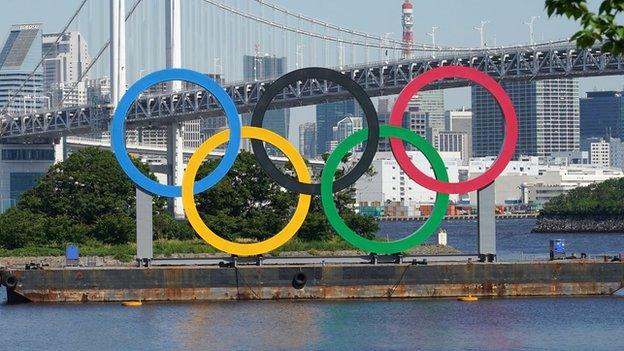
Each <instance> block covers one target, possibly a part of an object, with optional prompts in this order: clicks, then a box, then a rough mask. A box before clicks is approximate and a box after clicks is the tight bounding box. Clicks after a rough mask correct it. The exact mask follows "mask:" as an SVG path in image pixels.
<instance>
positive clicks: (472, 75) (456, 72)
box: [390, 66, 518, 194]
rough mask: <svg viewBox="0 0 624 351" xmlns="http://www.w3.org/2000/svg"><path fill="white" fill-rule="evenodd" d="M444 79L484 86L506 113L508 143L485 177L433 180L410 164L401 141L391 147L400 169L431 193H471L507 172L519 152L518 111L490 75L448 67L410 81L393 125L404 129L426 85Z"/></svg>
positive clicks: (396, 106)
mask: <svg viewBox="0 0 624 351" xmlns="http://www.w3.org/2000/svg"><path fill="white" fill-rule="evenodd" d="M444 78H463V79H468V80H471V81H473V82H475V83H477V84H479V85H481V86H482V87H484V88H485V89H486V90H487V91H489V92H490V94H492V95H493V96H494V98H495V99H496V101H497V102H498V104H499V106H500V108H501V110H502V111H503V117H504V118H505V140H504V142H503V147H502V150H501V154H500V155H499V156H498V158H497V159H496V161H495V162H494V163H493V164H492V166H491V167H490V169H488V170H487V171H485V173H483V174H482V175H480V176H478V177H476V178H474V179H470V180H467V181H464V182H458V183H448V182H443V181H439V180H436V179H433V178H431V177H429V176H427V175H425V174H424V173H422V172H421V171H420V170H418V169H417V168H416V167H415V166H414V164H412V162H411V161H410V159H409V156H407V153H406V151H405V146H404V145H403V142H402V141H401V140H399V139H394V138H392V139H390V146H391V148H392V153H393V154H394V158H396V160H397V162H398V163H399V166H400V167H401V169H403V171H404V172H405V174H407V175H408V176H409V177H410V178H411V179H412V180H414V181H415V182H416V183H418V184H420V185H422V186H424V187H425V188H427V189H429V190H433V191H437V192H443V193H446V194H463V193H469V192H471V191H474V190H478V189H481V188H484V187H486V186H487V185H489V184H490V183H492V182H493V181H494V180H495V179H496V178H497V177H498V176H499V175H500V174H501V173H502V172H503V171H504V170H505V167H507V164H509V161H511V159H512V158H513V155H514V153H515V150H516V143H517V141H518V120H517V119H516V111H515V109H514V106H513V103H512V102H511V99H510V98H509V95H507V93H506V92H505V90H504V89H503V87H501V85H500V84H498V83H497V82H496V81H495V80H494V79H492V78H491V77H490V76H489V75H487V74H485V73H483V72H481V71H478V70H476V69H474V68H469V67H461V66H445V67H439V68H436V69H432V70H430V71H428V72H425V73H423V74H421V75H420V76H418V77H416V78H415V79H413V80H412V81H411V82H409V84H408V85H407V86H406V87H405V88H404V89H403V91H401V94H400V95H399V97H398V98H397V100H396V102H395V104H394V108H393V109H392V113H391V115H390V125H393V126H401V125H402V120H403V113H404V111H405V109H406V107H407V104H408V103H409V101H410V100H411V99H412V97H413V96H414V95H416V93H418V91H420V89H422V88H423V87H424V86H426V85H427V84H429V83H431V82H434V81H436V80H440V79H444Z"/></svg>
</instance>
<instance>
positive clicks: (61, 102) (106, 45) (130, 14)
mask: <svg viewBox="0 0 624 351" xmlns="http://www.w3.org/2000/svg"><path fill="white" fill-rule="evenodd" d="M141 1H142V0H136V1H135V2H134V4H132V7H130V10H129V11H128V13H127V14H126V17H125V18H124V22H127V21H128V19H129V18H130V16H132V14H133V13H134V10H136V8H137V7H138V6H139V4H140V3H141ZM109 46H110V39H109V40H108V41H107V42H106V44H104V46H102V48H101V49H100V51H98V54H97V55H95V58H94V59H93V60H92V61H91V63H89V65H88V66H87V68H86V69H85V70H84V72H82V74H81V75H80V78H78V80H77V81H76V82H75V83H74V84H73V85H72V87H71V89H70V90H69V93H67V94H63V98H62V99H61V101H59V103H58V104H57V105H56V107H55V109H59V108H60V107H61V106H63V102H65V100H66V99H67V98H68V97H69V96H71V95H72V94H73V93H74V91H76V88H77V87H78V84H80V82H82V80H83V79H84V78H85V77H86V76H87V74H88V73H89V71H90V70H91V68H92V67H93V66H94V65H95V63H96V62H97V61H98V60H99V59H100V57H102V55H103V54H104V51H106V49H108V47H109Z"/></svg>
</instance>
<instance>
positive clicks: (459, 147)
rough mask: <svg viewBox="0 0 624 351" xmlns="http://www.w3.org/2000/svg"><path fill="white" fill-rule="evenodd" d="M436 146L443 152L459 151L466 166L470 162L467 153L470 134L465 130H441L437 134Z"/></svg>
mask: <svg viewBox="0 0 624 351" xmlns="http://www.w3.org/2000/svg"><path fill="white" fill-rule="evenodd" d="M434 146H435V148H436V149H437V150H438V151H442V152H459V154H460V158H461V161H462V164H463V165H464V166H467V165H468V163H469V162H470V157H469V156H468V154H467V150H468V135H467V134H466V133H464V132H450V131H441V132H439V133H438V134H437V135H436V136H435V142H434Z"/></svg>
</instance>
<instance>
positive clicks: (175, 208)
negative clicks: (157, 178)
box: [167, 122, 184, 219]
mask: <svg viewBox="0 0 624 351" xmlns="http://www.w3.org/2000/svg"><path fill="white" fill-rule="evenodd" d="M183 137H184V124H182V123H178V122H176V123H172V124H170V125H169V126H168V128H167V184H169V185H181V184H182V175H183V174H184V154H183V148H184V138H183ZM168 204H169V211H171V213H172V214H173V216H174V217H175V218H176V219H184V209H183V208H182V198H181V197H176V198H169V199H168Z"/></svg>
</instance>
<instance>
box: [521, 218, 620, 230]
mask: <svg viewBox="0 0 624 351" xmlns="http://www.w3.org/2000/svg"><path fill="white" fill-rule="evenodd" d="M533 232H536V233H624V217H622V216H600V215H597V216H591V217H584V216H540V217H538V218H537V222H536V223H535V226H534V227H533Z"/></svg>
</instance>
